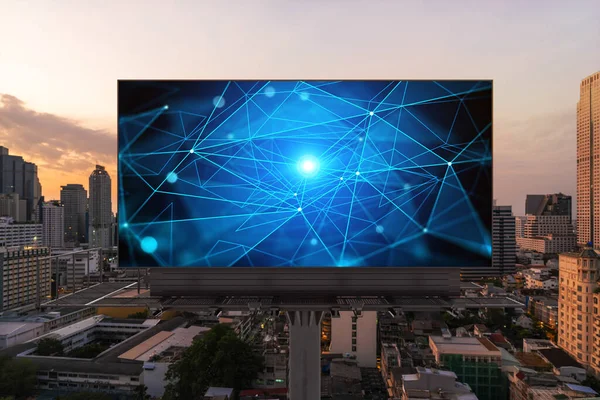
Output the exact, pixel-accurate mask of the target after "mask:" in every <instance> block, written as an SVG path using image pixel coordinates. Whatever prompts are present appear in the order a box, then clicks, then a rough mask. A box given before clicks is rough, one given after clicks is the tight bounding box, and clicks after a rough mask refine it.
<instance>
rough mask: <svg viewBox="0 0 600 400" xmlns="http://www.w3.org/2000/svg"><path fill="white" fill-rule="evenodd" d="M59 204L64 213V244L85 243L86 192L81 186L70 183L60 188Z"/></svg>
mask: <svg viewBox="0 0 600 400" xmlns="http://www.w3.org/2000/svg"><path fill="white" fill-rule="evenodd" d="M60 202H61V203H62V204H63V208H64V213H65V224H64V225H65V243H74V244H75V245H77V244H79V243H87V240H86V236H87V226H86V223H85V212H86V209H87V191H86V190H85V188H84V187H83V185H79V184H73V183H70V184H68V185H66V186H61V190H60Z"/></svg>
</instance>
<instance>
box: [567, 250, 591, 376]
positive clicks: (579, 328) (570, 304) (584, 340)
mask: <svg viewBox="0 0 600 400" xmlns="http://www.w3.org/2000/svg"><path fill="white" fill-rule="evenodd" d="M599 269H600V256H598V253H596V252H595V251H594V250H592V249H591V248H590V247H587V248H586V249H584V250H583V251H582V252H581V253H565V254H560V255H559V276H560V282H559V300H558V301H559V303H558V312H559V314H558V345H559V346H560V347H561V348H562V349H564V350H565V351H566V352H567V353H568V354H570V355H571V356H572V357H573V358H574V359H575V360H577V362H579V363H581V365H583V366H585V367H588V366H589V365H590V363H591V361H592V352H593V347H594V345H593V317H594V316H593V308H594V304H593V303H594V291H595V290H596V288H597V287H598V284H597V283H596V282H597V280H598V278H600V271H599Z"/></svg>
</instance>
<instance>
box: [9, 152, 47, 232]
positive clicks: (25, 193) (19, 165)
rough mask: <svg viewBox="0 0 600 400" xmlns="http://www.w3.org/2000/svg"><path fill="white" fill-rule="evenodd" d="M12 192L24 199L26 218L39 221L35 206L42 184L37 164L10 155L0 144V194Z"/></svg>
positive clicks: (37, 202) (40, 193)
mask: <svg viewBox="0 0 600 400" xmlns="http://www.w3.org/2000/svg"><path fill="white" fill-rule="evenodd" d="M12 193H16V194H18V195H19V198H20V199H22V200H25V201H26V212H25V217H26V220H27V221H36V222H37V221H39V216H38V215H37V214H38V213H37V210H36V207H37V206H38V204H39V200H40V197H41V195H42V185H40V180H39V179H38V171H37V166H36V165H35V164H33V163H30V162H27V161H25V160H23V157H21V156H13V155H10V154H9V152H8V149H7V148H6V147H2V146H0V194H12ZM19 219H20V218H19Z"/></svg>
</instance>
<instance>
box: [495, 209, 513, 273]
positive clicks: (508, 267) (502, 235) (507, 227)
mask: <svg viewBox="0 0 600 400" xmlns="http://www.w3.org/2000/svg"><path fill="white" fill-rule="evenodd" d="M515 236H516V228H515V217H514V216H513V213H512V206H499V205H494V208H493V210H492V267H493V268H492V270H493V272H494V273H495V274H496V275H497V276H502V275H506V274H510V273H513V272H514V271H515V265H516V261H517V242H516V238H515Z"/></svg>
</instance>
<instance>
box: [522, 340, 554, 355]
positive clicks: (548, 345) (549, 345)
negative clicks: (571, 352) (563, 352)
mask: <svg viewBox="0 0 600 400" xmlns="http://www.w3.org/2000/svg"><path fill="white" fill-rule="evenodd" d="M557 348H558V346H557V345H556V344H554V343H553V342H552V341H551V340H547V339H527V338H526V339H523V351H524V352H525V353H530V352H535V351H538V350H543V349H557Z"/></svg>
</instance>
